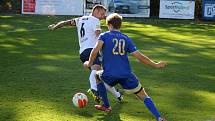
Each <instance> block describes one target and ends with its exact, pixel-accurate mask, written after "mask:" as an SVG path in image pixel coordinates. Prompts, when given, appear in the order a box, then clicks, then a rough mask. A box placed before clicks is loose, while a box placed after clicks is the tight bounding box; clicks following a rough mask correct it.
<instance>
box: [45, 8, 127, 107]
mask: <svg viewBox="0 0 215 121" xmlns="http://www.w3.org/2000/svg"><path fill="white" fill-rule="evenodd" d="M105 15H106V8H105V7H104V6H102V5H95V6H94V7H93V9H92V13H91V15H89V16H82V17H79V18H75V19H72V20H66V21H61V22H58V23H57V24H51V25H49V26H48V28H49V29H50V30H55V29H57V28H61V27H63V26H66V25H69V26H76V27H77V32H78V38H79V46H80V50H79V53H80V59H81V61H82V62H83V63H84V62H85V61H88V59H89V56H90V53H91V51H92V49H93V47H94V46H95V44H96V42H97V41H98V40H97V38H98V36H99V34H100V33H101V26H100V20H102V19H104V18H105ZM90 70H91V73H90V76H89V80H90V88H91V89H89V90H88V93H89V94H90V95H91V96H93V97H94V100H95V101H96V102H97V103H99V102H100V101H101V99H100V98H99V96H98V93H97V85H96V79H95V74H96V70H101V60H100V55H98V56H97V58H96V59H95V61H94V63H93V65H92V66H91V67H90ZM105 86H106V89H107V90H108V91H110V92H111V93H112V94H113V95H114V96H115V97H116V98H117V99H118V100H119V101H122V99H123V97H122V95H121V94H120V93H119V92H118V91H116V89H115V88H114V87H110V86H108V85H105Z"/></svg>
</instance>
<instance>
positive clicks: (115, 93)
mask: <svg viewBox="0 0 215 121" xmlns="http://www.w3.org/2000/svg"><path fill="white" fill-rule="evenodd" d="M104 84H105V88H106V89H107V90H108V91H109V92H111V93H112V94H113V95H114V96H115V97H116V98H118V97H120V93H119V92H117V91H116V89H115V87H111V86H109V85H108V84H106V83H104Z"/></svg>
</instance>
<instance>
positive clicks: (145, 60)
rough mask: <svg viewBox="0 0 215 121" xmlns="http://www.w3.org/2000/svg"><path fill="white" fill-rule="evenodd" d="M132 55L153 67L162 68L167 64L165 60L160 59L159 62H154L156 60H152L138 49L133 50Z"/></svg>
mask: <svg viewBox="0 0 215 121" xmlns="http://www.w3.org/2000/svg"><path fill="white" fill-rule="evenodd" d="M132 55H133V56H134V57H136V58H137V59H138V60H139V61H140V62H142V63H144V64H146V65H150V66H152V67H155V68H163V67H165V66H166V65H167V62H165V61H160V62H158V63H156V62H154V61H152V60H151V59H150V58H148V57H147V56H145V55H143V54H142V53H140V52H139V51H135V52H133V53H132Z"/></svg>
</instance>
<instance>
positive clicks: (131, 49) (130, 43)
mask: <svg viewBox="0 0 215 121" xmlns="http://www.w3.org/2000/svg"><path fill="white" fill-rule="evenodd" d="M128 40H129V41H128V48H127V52H129V53H133V52H135V51H136V50H137V47H136V46H135V45H134V43H133V41H132V40H131V39H130V38H128Z"/></svg>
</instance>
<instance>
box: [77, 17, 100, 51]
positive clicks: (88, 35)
mask: <svg viewBox="0 0 215 121" xmlns="http://www.w3.org/2000/svg"><path fill="white" fill-rule="evenodd" d="M75 23H76V27H77V31H78V39H79V46H80V50H79V53H80V54H81V53H82V52H83V51H84V50H85V49H87V48H93V47H94V46H95V44H96V42H97V37H96V34H95V32H96V31H97V30H101V27H100V21H99V19H98V18H96V17H94V16H92V15H90V16H82V17H80V18H77V19H75Z"/></svg>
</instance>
